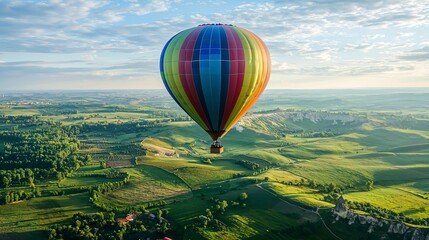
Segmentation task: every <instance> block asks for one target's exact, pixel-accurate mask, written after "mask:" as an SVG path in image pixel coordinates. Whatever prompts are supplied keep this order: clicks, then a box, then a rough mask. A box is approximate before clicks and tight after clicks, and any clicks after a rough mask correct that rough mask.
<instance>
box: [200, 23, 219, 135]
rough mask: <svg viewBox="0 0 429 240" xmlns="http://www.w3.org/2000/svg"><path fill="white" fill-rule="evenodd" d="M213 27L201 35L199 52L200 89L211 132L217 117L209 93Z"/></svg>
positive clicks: (210, 93)
mask: <svg viewBox="0 0 429 240" xmlns="http://www.w3.org/2000/svg"><path fill="white" fill-rule="evenodd" d="M212 32H213V27H208V28H207V31H206V32H205V33H204V35H203V39H202V41H201V50H200V82H201V88H202V90H203V96H204V99H205V102H206V104H207V110H208V113H209V115H208V119H209V121H210V125H211V127H212V129H213V130H215V129H214V127H215V125H214V121H213V120H214V118H216V117H217V115H215V114H216V112H215V111H214V101H213V100H214V99H213V97H212V92H211V81H210V78H211V76H210V39H211V36H212Z"/></svg>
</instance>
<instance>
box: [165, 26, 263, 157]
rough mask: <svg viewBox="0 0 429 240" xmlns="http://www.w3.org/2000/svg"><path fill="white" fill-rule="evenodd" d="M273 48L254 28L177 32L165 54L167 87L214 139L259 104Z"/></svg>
mask: <svg viewBox="0 0 429 240" xmlns="http://www.w3.org/2000/svg"><path fill="white" fill-rule="evenodd" d="M270 71H271V60H270V53H269V51H268V49H267V47H266V46H265V44H264V43H263V42H262V40H261V39H260V38H259V37H258V36H256V35H255V34H254V33H252V32H250V31H248V30H246V29H243V28H240V27H237V26H233V25H229V24H202V25H199V26H197V27H194V28H190V29H187V30H184V31H182V32H179V33H178V34H176V35H175V36H173V37H172V38H171V39H170V40H169V41H168V42H167V43H166V44H165V47H164V49H163V50H162V53H161V58H160V72H161V78H162V80H163V82H164V85H165V87H166V88H167V91H168V92H169V93H170V95H171V97H172V98H173V99H174V100H175V101H176V102H177V104H179V106H180V107H181V108H182V109H183V110H184V111H185V112H186V113H187V114H188V115H189V116H190V117H191V118H192V119H193V120H194V121H195V122H196V123H198V125H200V126H201V127H202V128H203V129H204V130H205V131H206V132H207V133H208V134H209V135H210V136H211V138H212V139H213V143H212V145H211V148H210V150H211V153H222V152H223V146H222V144H221V143H220V141H219V138H221V137H223V136H224V135H225V134H226V133H227V132H228V131H229V130H230V129H231V128H232V127H233V126H234V125H235V124H236V123H237V122H238V121H239V120H240V118H241V117H242V116H243V115H244V114H245V113H246V112H247V111H249V109H250V108H251V107H252V106H253V105H254V104H255V102H256V101H257V100H258V98H259V96H260V95H261V94H262V92H263V91H264V89H265V87H266V86H267V83H268V80H269V77H270Z"/></svg>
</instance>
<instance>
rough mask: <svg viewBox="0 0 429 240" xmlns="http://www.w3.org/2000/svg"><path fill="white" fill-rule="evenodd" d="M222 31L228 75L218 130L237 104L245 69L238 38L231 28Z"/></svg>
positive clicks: (241, 47)
mask: <svg viewBox="0 0 429 240" xmlns="http://www.w3.org/2000/svg"><path fill="white" fill-rule="evenodd" d="M224 29H225V32H226V37H227V39H228V49H229V63H230V70H229V73H230V75H229V86H228V95H227V98H226V104H225V112H224V113H223V119H222V124H221V128H220V129H224V128H225V124H226V122H227V121H228V118H229V117H230V115H231V113H232V110H233V109H234V106H235V104H236V103H237V99H238V97H239V96H240V92H241V88H242V87H243V80H244V68H245V59H244V50H243V45H242V43H241V40H240V37H239V36H238V34H237V33H236V32H235V30H234V29H233V28H232V27H225V28H224Z"/></svg>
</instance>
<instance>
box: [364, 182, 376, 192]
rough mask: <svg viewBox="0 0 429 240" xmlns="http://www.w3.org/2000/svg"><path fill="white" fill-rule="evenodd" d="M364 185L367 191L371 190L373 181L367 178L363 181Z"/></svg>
mask: <svg viewBox="0 0 429 240" xmlns="http://www.w3.org/2000/svg"><path fill="white" fill-rule="evenodd" d="M365 187H366V190H367V191H371V190H372V189H373V188H374V181H373V180H368V181H367V182H366V183H365Z"/></svg>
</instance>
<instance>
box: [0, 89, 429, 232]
mask: <svg viewBox="0 0 429 240" xmlns="http://www.w3.org/2000/svg"><path fill="white" fill-rule="evenodd" d="M414 91H415V90H414V89H400V90H381V89H380V90H379V92H374V91H372V90H371V91H370V90H347V91H334V90H321V91H320V93H318V94H316V95H315V94H314V92H313V91H301V90H296V91H286V90H285V91H277V90H268V91H266V93H265V94H264V95H263V96H262V97H261V99H260V101H259V102H258V103H257V104H256V105H255V107H254V108H253V109H252V110H251V112H249V113H248V114H246V115H245V116H244V117H243V119H242V120H241V121H240V123H239V125H237V126H235V127H234V128H233V129H231V131H230V132H229V133H228V134H227V135H226V136H225V137H224V138H222V143H223V145H224V147H225V152H224V153H223V154H220V155H215V154H210V153H209V148H210V144H211V139H210V137H208V135H207V134H206V133H205V132H204V131H203V130H202V129H201V128H200V127H199V126H198V125H196V124H195V123H193V122H192V121H191V119H190V118H189V117H188V116H186V114H185V113H184V112H183V111H182V110H181V109H180V108H179V107H178V106H176V105H175V103H174V102H173V101H172V100H171V99H170V98H169V96H168V95H167V94H166V93H165V92H163V91H158V90H152V91H132V92H130V93H127V94H123V93H124V92H121V91H118V92H115V91H113V92H91V93H90V92H79V91H71V92H64V93H60V94H54V93H52V92H47V93H44V92H35V93H32V94H30V93H28V94H20V93H13V92H6V93H4V98H2V99H0V174H1V178H0V198H1V199H0V200H1V202H2V205H0V239H28V238H29V237H30V236H31V238H32V239H34V240H37V239H46V238H47V237H48V235H49V233H50V232H49V231H50V229H51V228H52V227H54V226H55V225H56V224H63V225H64V224H72V218H73V215H74V214H76V213H78V212H81V213H84V214H90V213H105V214H114V215H115V219H120V218H121V217H124V216H126V215H127V214H129V213H139V214H140V213H141V214H143V213H154V214H155V215H156V214H158V213H159V211H161V212H162V214H163V215H162V216H163V218H164V219H167V220H168V222H169V224H170V226H169V228H168V229H167V230H166V231H165V232H163V234H165V235H168V236H170V237H172V238H173V239H334V238H337V237H339V238H341V239H355V236H356V234H358V235H359V234H362V235H360V236H363V237H362V238H361V239H366V238H370V239H371V236H372V237H373V238H372V239H379V237H380V238H381V236H386V235H385V234H387V233H386V231H387V230H386V229H383V230H380V231H383V232H375V233H373V235H368V233H367V230H368V229H367V228H364V227H363V226H360V225H359V226H357V225H348V224H342V223H340V222H337V223H333V222H335V221H333V219H331V217H332V216H331V215H330V212H329V209H330V208H332V207H333V206H334V205H335V203H336V200H337V199H338V197H339V196H341V195H342V196H343V197H344V199H345V200H346V202H347V204H348V206H349V207H350V208H351V209H353V210H354V211H355V212H358V213H362V214H364V215H371V216H374V217H379V218H382V219H384V220H386V221H391V222H403V223H404V224H406V225H407V226H414V227H416V228H419V229H426V228H428V226H429V207H428V206H429V109H428V107H427V106H429V100H428V99H429V90H425V91H423V90H421V91H423V93H422V92H421V91H420V92H419V94H417V93H415V92H414ZM381 93H382V94H381ZM380 94H381V95H380ZM40 98H43V99H45V100H44V102H45V103H44V104H38V105H36V104H32V103H33V102H36V101H38V99H40ZM411 103H413V104H411ZM34 142H35V143H37V144H39V145H40V144H41V145H40V146H39V145H31V144H32V143H34ZM46 143H49V144H46ZM44 144H46V145H44ZM38 146H39V147H38ZM51 148H52V149H55V150H52V151H51V150H50V149H51ZM14 149H19V150H20V151H16V152H14ZM13 154H15V155H13ZM12 155H13V156H17V157H15V158H14V159H11V156H12ZM23 156H25V157H23ZM29 156H32V157H34V158H35V159H37V161H36V160H34V161H27V160H31V159H30V157H29ZM17 158H18V160H19V159H20V160H21V161H22V163H16V162H15V161H17ZM46 159H49V160H50V161H51V162H46V161H47V160H46ZM13 164H15V165H13ZM20 164H21V165H20ZM11 166H12V167H11ZM14 166H17V167H14ZM242 193H245V195H246V197H245V198H244V197H243V198H244V199H243V198H241V197H240V196H241V195H242ZM160 219H161V218H160ZM323 220H324V221H323ZM326 223H328V224H326ZM145 224H146V223H145ZM147 224H148V225H147V226H149V225H150V223H147ZM422 231H423V230H422ZM336 236H337V237H336ZM388 236H389V237H390V238H393V239H403V238H402V237H403V236H402V235H388Z"/></svg>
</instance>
